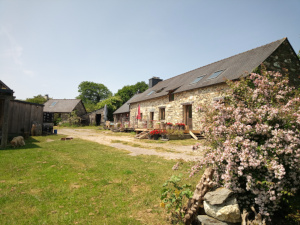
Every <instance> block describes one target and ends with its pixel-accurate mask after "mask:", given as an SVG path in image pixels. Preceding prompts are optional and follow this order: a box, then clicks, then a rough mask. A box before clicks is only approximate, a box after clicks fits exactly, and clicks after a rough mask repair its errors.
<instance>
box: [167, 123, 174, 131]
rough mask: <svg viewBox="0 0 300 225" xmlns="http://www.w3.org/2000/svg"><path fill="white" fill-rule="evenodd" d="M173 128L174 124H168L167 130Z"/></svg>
mask: <svg viewBox="0 0 300 225" xmlns="http://www.w3.org/2000/svg"><path fill="white" fill-rule="evenodd" d="M172 127H173V123H170V122H168V123H166V129H167V130H169V129H172Z"/></svg>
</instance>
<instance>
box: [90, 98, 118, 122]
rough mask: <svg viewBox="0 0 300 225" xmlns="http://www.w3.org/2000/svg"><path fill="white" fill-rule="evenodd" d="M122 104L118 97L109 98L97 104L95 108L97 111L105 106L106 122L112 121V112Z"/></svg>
mask: <svg viewBox="0 0 300 225" xmlns="http://www.w3.org/2000/svg"><path fill="white" fill-rule="evenodd" d="M122 104H123V102H122V99H121V97H120V96H111V97H109V98H107V99H105V100H103V101H101V102H99V103H98V104H97V106H96V108H97V109H101V108H103V107H104V106H105V105H106V106H107V109H108V115H107V117H108V120H110V121H112V120H113V112H114V111H116V110H117V109H118V108H119V107H121V105H122Z"/></svg>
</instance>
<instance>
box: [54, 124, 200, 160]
mask: <svg viewBox="0 0 300 225" xmlns="http://www.w3.org/2000/svg"><path fill="white" fill-rule="evenodd" d="M58 133H59V134H63V135H67V136H71V137H73V138H81V139H83V140H88V141H94V142H97V143H99V144H103V145H108V146H111V147H114V148H118V149H123V150H127V151H129V152H130V153H129V155H132V156H136V155H156V156H161V157H164V158H166V159H183V160H186V161H196V160H199V159H200V158H201V157H202V155H203V151H201V150H200V151H193V150H192V149H191V146H182V145H171V144H168V143H165V144H162V143H157V144H156V143H145V142H142V141H141V140H138V139H135V138H134V137H131V136H120V135H113V134H112V132H111V131H105V132H103V131H102V132H99V131H96V130H92V129H70V128H60V129H59V130H58Z"/></svg>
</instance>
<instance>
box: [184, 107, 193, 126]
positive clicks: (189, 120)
mask: <svg viewBox="0 0 300 225" xmlns="http://www.w3.org/2000/svg"><path fill="white" fill-rule="evenodd" d="M192 112H193V110H192V105H185V106H184V111H183V121H184V123H185V125H188V126H189V130H192V129H193V113H192Z"/></svg>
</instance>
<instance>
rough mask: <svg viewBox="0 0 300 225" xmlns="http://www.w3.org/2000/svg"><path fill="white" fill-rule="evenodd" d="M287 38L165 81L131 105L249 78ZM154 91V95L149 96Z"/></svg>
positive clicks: (133, 100) (132, 101)
mask: <svg viewBox="0 0 300 225" xmlns="http://www.w3.org/2000/svg"><path fill="white" fill-rule="evenodd" d="M284 41H288V40H287V38H282V39H280V40H277V41H274V42H272V43H269V44H266V45H263V46H261V47H258V48H254V49H252V50H249V51H246V52H243V53H240V54H237V55H234V56H231V57H229V58H226V59H223V60H220V61H217V62H214V63H211V64H208V65H206V66H203V67H200V68H198V69H195V70H192V71H189V72H186V73H183V74H180V75H178V76H175V77H172V78H169V79H167V80H163V81H161V82H159V83H158V84H156V85H155V86H154V87H152V88H149V89H148V90H146V91H145V92H143V93H142V94H140V95H139V96H138V97H136V98H134V99H132V100H130V101H129V103H134V102H140V101H146V100H149V99H153V98H158V97H162V96H165V95H167V94H168V93H169V92H170V91H173V90H174V93H179V92H183V91H189V90H193V89H198V88H203V87H207V86H210V85H215V84H219V83H224V82H225V81H226V80H235V79H238V78H240V77H241V76H247V75H248V74H249V72H252V71H253V70H254V69H255V68H257V67H258V66H259V65H260V64H261V63H262V62H264V61H265V60H266V59H267V58H268V57H269V56H270V55H271V54H272V53H273V52H274V51H275V50H276V49H277V48H278V47H279V46H280V45H281V44H282V43H283V42H284ZM220 70H223V72H222V73H221V74H220V75H219V76H218V77H216V78H212V79H209V77H210V76H211V75H212V74H213V73H214V72H217V71H220ZM200 76H204V77H203V78H202V79H201V80H200V81H199V82H198V83H195V84H191V83H192V82H193V81H194V80H195V79H196V78H198V77H200ZM151 91H154V92H153V93H152V94H149V93H150V92H151Z"/></svg>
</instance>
